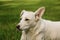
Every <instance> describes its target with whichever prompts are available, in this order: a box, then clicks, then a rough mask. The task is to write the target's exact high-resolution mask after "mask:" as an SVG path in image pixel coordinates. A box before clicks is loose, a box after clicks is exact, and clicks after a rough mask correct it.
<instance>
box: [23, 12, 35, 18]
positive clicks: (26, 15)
mask: <svg viewBox="0 0 60 40" xmlns="http://www.w3.org/2000/svg"><path fill="white" fill-rule="evenodd" d="M22 17H27V18H33V17H34V12H31V11H26V12H24V13H23V15H22Z"/></svg>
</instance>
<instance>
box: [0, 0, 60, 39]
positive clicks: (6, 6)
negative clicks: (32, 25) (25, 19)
mask: <svg viewBox="0 0 60 40" xmlns="http://www.w3.org/2000/svg"><path fill="white" fill-rule="evenodd" d="M42 6H44V7H45V8H46V11H45V14H44V15H43V18H44V19H48V20H52V21H60V0H35V1H34V0H31V1H28V0H26V1H25V0H21V1H19V0H18V1H16V0H15V1H1V0H0V40H20V37H21V31H18V30H17V29H16V25H17V24H18V22H19V21H20V20H19V19H20V12H21V11H22V10H23V9H25V10H29V11H35V10H36V9H38V8H39V7H42Z"/></svg>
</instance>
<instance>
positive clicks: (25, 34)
mask: <svg viewBox="0 0 60 40" xmlns="http://www.w3.org/2000/svg"><path fill="white" fill-rule="evenodd" d="M44 12H45V8H44V7H41V8H39V9H38V10H37V11H35V12H32V11H25V10H23V11H22V12H21V21H20V22H19V24H18V25H17V28H18V29H19V30H22V36H21V40H60V22H53V21H49V20H45V19H42V15H43V14H44Z"/></svg>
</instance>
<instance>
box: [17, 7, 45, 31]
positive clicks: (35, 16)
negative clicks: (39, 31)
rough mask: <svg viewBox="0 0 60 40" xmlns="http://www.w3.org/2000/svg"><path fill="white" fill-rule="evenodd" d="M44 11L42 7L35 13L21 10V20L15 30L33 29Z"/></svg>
mask: <svg viewBox="0 0 60 40" xmlns="http://www.w3.org/2000/svg"><path fill="white" fill-rule="evenodd" d="M44 11H45V8H44V7H41V8H39V9H38V10H37V11H35V12H32V11H25V10H23V11H22V12H21V20H20V22H19V23H18V25H17V28H18V29H21V30H27V29H29V28H32V27H34V26H35V25H36V23H37V22H38V21H39V20H40V18H41V17H42V15H43V13H44Z"/></svg>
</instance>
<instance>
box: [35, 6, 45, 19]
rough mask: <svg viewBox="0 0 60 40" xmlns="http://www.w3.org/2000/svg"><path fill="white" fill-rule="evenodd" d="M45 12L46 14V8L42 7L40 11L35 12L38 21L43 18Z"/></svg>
mask: <svg viewBox="0 0 60 40" xmlns="http://www.w3.org/2000/svg"><path fill="white" fill-rule="evenodd" d="M44 12H45V7H40V8H39V9H38V10H36V11H35V17H36V18H37V19H39V18H41V17H42V15H43V14H44Z"/></svg>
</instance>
